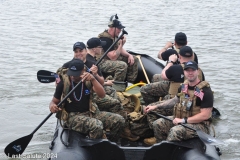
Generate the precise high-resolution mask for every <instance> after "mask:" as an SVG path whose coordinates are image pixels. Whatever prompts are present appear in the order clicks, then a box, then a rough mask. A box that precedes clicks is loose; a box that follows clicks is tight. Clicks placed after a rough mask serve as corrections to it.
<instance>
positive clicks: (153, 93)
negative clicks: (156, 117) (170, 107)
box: [140, 46, 204, 105]
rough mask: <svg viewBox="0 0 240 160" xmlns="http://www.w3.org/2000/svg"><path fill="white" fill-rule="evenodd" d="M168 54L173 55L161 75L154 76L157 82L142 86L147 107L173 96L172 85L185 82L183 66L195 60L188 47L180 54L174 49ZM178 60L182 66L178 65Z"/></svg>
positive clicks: (181, 50) (182, 49)
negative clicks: (160, 99) (161, 98)
mask: <svg viewBox="0 0 240 160" xmlns="http://www.w3.org/2000/svg"><path fill="white" fill-rule="evenodd" d="M168 52H171V53H172V54H171V55H170V56H169V59H168V63H167V64H166V66H165V68H164V69H163V70H162V73H161V75H159V74H157V75H154V76H153V81H155V82H154V83H150V84H147V85H145V86H142V87H141V89H140V92H141V95H142V97H143V100H144V102H145V104H146V105H148V104H150V103H153V102H156V101H159V98H160V97H165V96H166V95H170V94H173V93H171V92H170V86H171V83H174V82H176V83H182V82H183V81H184V74H183V69H182V66H181V65H182V64H184V63H185V62H187V61H189V60H193V58H194V56H193V51H192V49H191V48H190V47H188V46H184V47H182V48H181V49H180V51H179V54H178V53H177V52H176V51H175V50H173V49H169V50H168ZM178 57H179V59H178ZM178 60H179V62H180V64H176V63H177V61H178ZM158 80H160V81H158ZM203 80H204V79H203ZM156 81H157V82H156ZM176 91H177V90H176ZM176 91H175V92H176ZM175 94H176V93H175ZM173 96H174V95H173ZM170 98H171V97H170ZM164 99H169V96H166V97H165V98H163V100H164Z"/></svg>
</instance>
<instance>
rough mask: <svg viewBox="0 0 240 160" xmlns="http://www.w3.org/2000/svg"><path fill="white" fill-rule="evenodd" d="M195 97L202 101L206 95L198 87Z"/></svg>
mask: <svg viewBox="0 0 240 160" xmlns="http://www.w3.org/2000/svg"><path fill="white" fill-rule="evenodd" d="M194 95H195V96H197V97H199V98H200V99H201V100H202V99H203V96H204V93H203V92H202V91H201V90H200V89H199V88H198V87H196V89H195V91H194Z"/></svg>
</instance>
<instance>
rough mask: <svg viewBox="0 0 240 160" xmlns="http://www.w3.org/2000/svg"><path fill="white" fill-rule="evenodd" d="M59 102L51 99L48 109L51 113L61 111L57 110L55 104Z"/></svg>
mask: <svg viewBox="0 0 240 160" xmlns="http://www.w3.org/2000/svg"><path fill="white" fill-rule="evenodd" d="M59 102H60V100H59V99H57V98H55V97H53V98H52V100H51V102H50V104H49V109H50V111H51V112H52V113H56V112H58V111H59V110H61V108H58V106H57V104H58V103H59Z"/></svg>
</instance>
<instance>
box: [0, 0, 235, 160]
mask: <svg viewBox="0 0 240 160" xmlns="http://www.w3.org/2000/svg"><path fill="white" fill-rule="evenodd" d="M239 5H240V1H228V0H211V1H210V0H206V1H204V0H200V1H190V0H179V1H167V0H164V1H157V0H149V1H126V0H122V1H115V0H114V1H110V0H103V1H98V2H97V1H85V0H81V1H79V0H78V1H77V0H71V1H70V0H69V1H67V0H62V1H57V0H48V1H39V0H37V1H31V0H22V1H21V2H19V1H14V0H7V1H6V0H0V54H1V58H0V66H1V69H0V79H1V83H0V122H1V123H0V135H1V136H0V150H1V152H0V159H1V160H5V159H8V158H6V157H5V156H4V153H3V150H4V148H5V147H6V145H7V144H9V143H10V142H12V141H14V140H16V139H18V138H21V137H23V136H26V135H28V134H30V133H31V132H32V131H33V130H34V129H35V128H36V127H37V126H38V125H39V124H40V123H41V122H42V121H43V119H44V118H45V117H46V116H47V115H48V114H49V113H50V112H49V109H48V104H49V102H50V100H51V98H52V95H53V92H54V88H55V86H54V83H51V84H42V83H39V82H38V80H37V78H36V74H37V71H38V70H43V69H44V70H49V71H56V69H57V68H58V67H60V66H61V65H62V64H63V63H64V62H66V61H68V60H70V59H71V58H72V56H73V52H72V45H73V44H74V43H75V42H77V41H83V42H86V41H87V40H88V39H89V38H91V37H96V36H97V35H98V34H99V33H100V32H102V31H103V30H104V29H106V28H107V24H108V21H109V18H110V16H111V15H113V14H116V13H118V16H119V18H120V20H121V21H122V23H123V25H124V26H126V31H127V32H128V33H129V34H128V36H127V43H126V44H125V48H126V49H127V50H132V51H134V52H138V53H144V54H149V55H151V56H153V57H156V55H157V53H158V51H159V50H160V49H161V48H162V47H163V46H164V45H165V43H166V42H167V41H169V40H171V41H172V40H173V39H174V35H175V33H177V32H180V31H182V32H185V33H186V34H187V36H188V45H189V46H191V47H192V48H193V50H194V51H195V52H196V53H197V55H198V58H199V64H200V66H201V68H202V70H203V71H204V74H205V76H206V79H207V80H208V81H209V82H210V84H211V87H212V89H213V90H214V92H215V93H214V95H215V104H214V106H215V107H216V108H217V109H218V110H219V111H220V112H221V114H222V116H221V117H220V118H219V119H218V120H216V121H214V125H215V130H216V136H217V138H219V139H221V140H223V141H224V144H223V145H221V146H219V147H220V149H221V150H222V153H223V155H222V156H221V158H222V159H225V160H236V159H238V157H239V156H240V151H239V150H240V147H239V146H240V135H239V131H240V129H239V120H240V118H239V115H240V114H239V112H240V111H239V103H240V101H239V97H240V91H239V90H240V85H239V84H240V83H239V82H240V69H239V65H240V63H239V60H240V54H239V51H238V50H239V48H238V46H239V45H240V40H239V37H240V15H239V13H240V9H239V7H238V6H239ZM55 123H56V119H55V116H52V117H50V118H49V120H48V121H47V122H46V123H45V124H44V125H43V126H42V127H41V128H40V129H39V130H38V131H37V132H36V133H35V134H34V136H33V139H32V140H31V142H30V143H29V145H28V147H27V149H26V150H25V152H24V154H25V155H26V154H34V153H39V154H40V153H48V152H49V150H48V146H49V143H50V141H51V138H52V135H53V132H54V127H55Z"/></svg>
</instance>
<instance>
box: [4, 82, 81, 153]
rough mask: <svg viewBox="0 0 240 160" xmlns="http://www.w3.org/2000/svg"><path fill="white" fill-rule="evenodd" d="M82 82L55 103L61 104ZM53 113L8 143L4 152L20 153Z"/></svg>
mask: <svg viewBox="0 0 240 160" xmlns="http://www.w3.org/2000/svg"><path fill="white" fill-rule="evenodd" d="M81 83H82V81H80V82H79V83H78V84H77V85H76V86H75V87H74V88H73V89H72V90H71V91H70V92H69V93H68V94H67V95H66V96H65V97H64V98H63V100H62V101H61V102H60V103H59V104H58V105H57V106H58V107H60V106H61V105H62V103H63V102H64V101H65V100H66V99H67V98H68V97H69V96H70V94H72V92H73V91H74V90H75V89H76V88H77V87H78V86H79V85H80V84H81ZM52 114H53V113H50V114H49V115H48V116H47V117H46V118H45V119H44V120H43V121H42V122H41V123H40V124H39V125H38V126H37V128H36V129H35V130H34V131H33V132H32V133H31V134H29V135H27V136H25V137H22V138H19V139H17V140H15V141H13V142H11V143H10V144H8V145H7V147H6V148H5V150H4V152H5V154H6V155H7V156H9V157H12V155H21V154H22V153H23V152H24V150H25V149H26V147H27V145H28V144H29V142H30V141H31V139H32V137H33V134H34V133H35V132H36V131H37V130H38V129H39V128H40V127H41V126H42V125H43V124H44V123H45V122H46V121H47V120H48V119H49V117H51V115H52Z"/></svg>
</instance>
